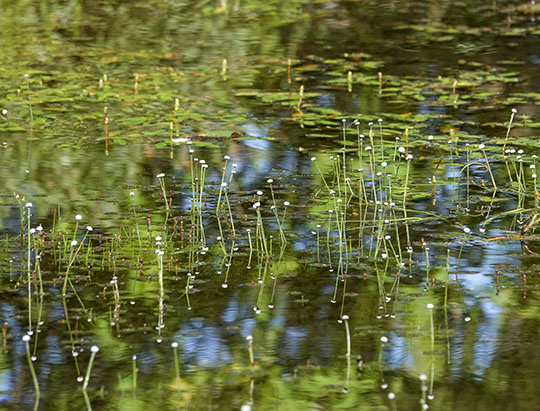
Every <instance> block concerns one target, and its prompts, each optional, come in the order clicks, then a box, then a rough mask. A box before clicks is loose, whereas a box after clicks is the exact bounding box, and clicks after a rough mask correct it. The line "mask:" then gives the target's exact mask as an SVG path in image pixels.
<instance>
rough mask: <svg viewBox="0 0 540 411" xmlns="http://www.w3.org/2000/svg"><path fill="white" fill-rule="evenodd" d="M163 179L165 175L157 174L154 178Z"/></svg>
mask: <svg viewBox="0 0 540 411" xmlns="http://www.w3.org/2000/svg"><path fill="white" fill-rule="evenodd" d="M163 177H165V173H159V174H158V175H157V176H156V178H163Z"/></svg>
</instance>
